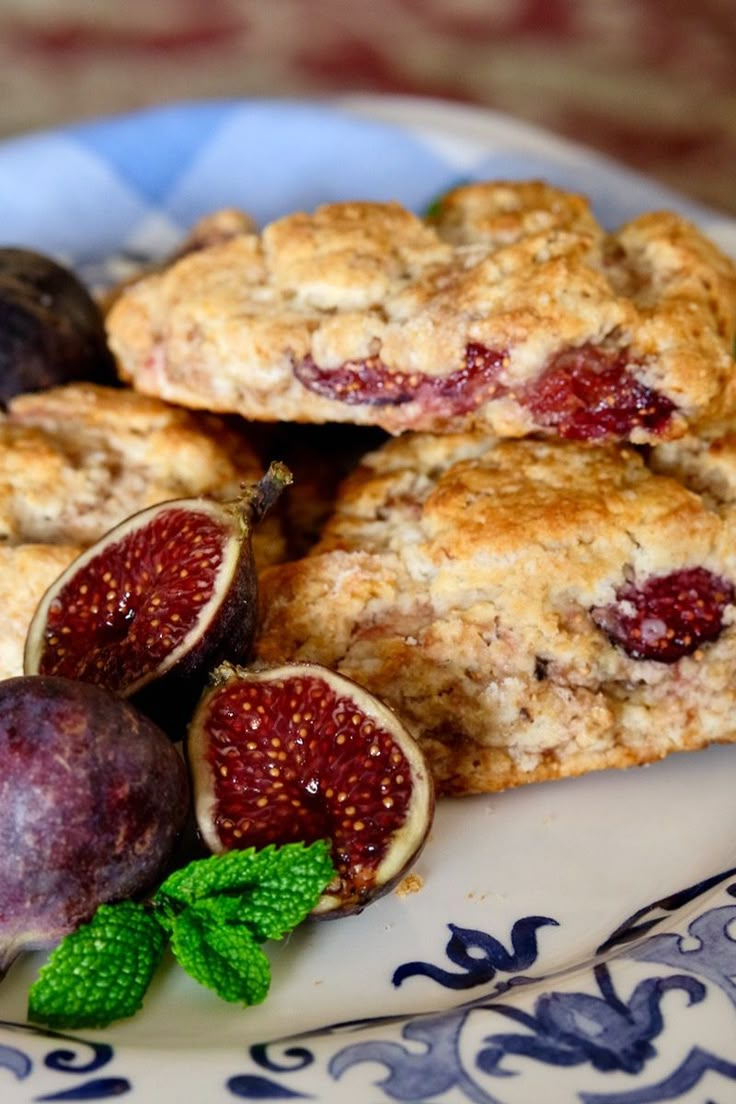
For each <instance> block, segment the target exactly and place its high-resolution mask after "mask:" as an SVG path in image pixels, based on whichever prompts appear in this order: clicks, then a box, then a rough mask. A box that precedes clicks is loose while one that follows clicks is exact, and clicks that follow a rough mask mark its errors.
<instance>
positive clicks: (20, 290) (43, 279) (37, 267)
mask: <svg viewBox="0 0 736 1104" xmlns="http://www.w3.org/2000/svg"><path fill="white" fill-rule="evenodd" d="M70 380H93V381H95V382H96V383H106V384H111V385H112V384H115V383H117V382H118V380H117V375H116V373H115V367H114V362H113V358H112V354H111V353H110V351H109V348H108V345H107V337H106V334H105V327H104V323H103V320H102V315H101V312H100V310H99V309H98V307H97V304H96V303H95V301H94V300H93V298H92V296H91V295H90V294H89V292H88V291H87V289H86V288H85V287H84V285H83V284H82V283H81V281H80V280H78V279H77V277H76V276H75V275H74V273H73V272H71V271H69V269H67V268H65V267H64V266H63V265H60V264H57V262H56V261H54V260H52V259H51V258H50V257H46V256H44V255H43V254H41V253H35V252H33V251H32V250H29V249H13V248H4V249H0V402H3V403H4V402H7V401H8V400H9V399H11V398H13V396H14V395H18V394H21V393H23V392H26V391H39V390H41V389H42V388H45V387H55V386H57V385H58V384H62V383H68V382H69V381H70Z"/></svg>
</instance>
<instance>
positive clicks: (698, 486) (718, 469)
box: [646, 419, 736, 512]
mask: <svg viewBox="0 0 736 1104" xmlns="http://www.w3.org/2000/svg"><path fill="white" fill-rule="evenodd" d="M646 456H647V462H648V463H649V465H650V467H651V468H652V469H653V471H656V472H660V473H662V474H664V475H671V476H673V477H674V478H676V479H679V480H680V481H681V482H682V483H684V484H685V486H686V487H690V488H691V489H692V490H694V491H697V493H698V494H701V495H703V497H704V498H706V499H707V501H708V502H709V503H710V504H711V505H712V506H713V507H714V508H715V509H719V510H721V511H723V512H733V511H735V510H736V419H732V420H731V421H730V422H727V423H726V424H724V425H722V426H720V427H719V428H718V429H716V430H715V431H714V432H713V433H711V434H709V435H708V436H703V437H696V436H695V435H693V434H687V435H686V436H685V437H682V438H680V439H679V440H677V441H667V442H666V443H664V444H661V445H658V446H657V447H656V448H652V449H649V450H647V451H646Z"/></svg>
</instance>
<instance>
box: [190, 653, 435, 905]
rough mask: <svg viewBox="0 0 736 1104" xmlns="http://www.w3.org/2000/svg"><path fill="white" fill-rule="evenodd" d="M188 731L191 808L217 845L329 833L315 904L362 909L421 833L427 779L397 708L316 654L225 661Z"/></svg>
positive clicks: (397, 871)
mask: <svg viewBox="0 0 736 1104" xmlns="http://www.w3.org/2000/svg"><path fill="white" fill-rule="evenodd" d="M211 682H212V685H211V686H210V687H209V688H208V689H207V690H206V691H205V693H204V694H203V696H202V698H201V700H200V703H199V705H198V707H197V709H196V711H195V713H194V716H193V718H192V721H191V724H190V725H189V730H188V734H187V757H188V759H189V765H190V771H191V776H192V784H193V790H194V802H195V816H196V820H197V824H198V827H199V831H200V833H201V835H202V839H203V841H204V843H205V844H206V846H207V847H208V848H209V849H210V850H211V851H213V852H214V853H216V854H218V853H222V852H224V851H229V850H233V849H241V848H244V847H251V846H254V847H263V846H266V845H267V844H271V843H272V844H282V843H289V842H294V841H297V840H303V841H304V842H306V843H312V842H314V841H315V840H318V839H329V840H330V841H331V844H332V856H333V861H334V864H335V869H336V871H337V876H336V879H335V881H334V882H333V883H332V884H331V885H330V886H328V888H327V890H326V891H325V893H324V894H323V896H322V897H321V898H320V901H319V902H318V904H317V906H316V908H315V909H314V914H315V915H317V916H324V917H333V916H339V915H344V914H346V913H351V912H359V911H360V910H361V909H362V908H364V907H365V905H367V904H368V903H369V902H370V901H372V900H373V899H375V898H376V897H379V896H381V895H382V894H383V893H386V892H387V891H388V890H389V889H390V888H391V887H392V886H394V885H395V884H396V883H397V882H398V880H399V879H400V878H401V876H402V875H403V874H404V873H405V872H406V870H407V869H408V867H409V865H410V864H411V863H412V862H413V860H414V859H415V858H416V856H417V855H418V854H419V852H420V850H421V848H422V846H423V845H424V842H425V840H426V838H427V834H428V832H429V828H430V825H431V823H432V818H433V814H434V787H433V783H432V778H431V775H430V773H429V769H428V767H427V765H426V763H425V761H424V756H423V754H422V752H421V750H420V748H419V746H418V745H417V743H416V742H415V741H414V739H413V737H412V736H411V735H410V734H409V733H408V732H407V730H406V729H405V728H404V726H403V725H402V724H401V722H400V721H399V719H398V718H397V717H396V715H395V714H394V713H393V712H392V711H391V710H389V709H388V707H387V706H385V705H383V704H382V703H381V702H380V701H378V699H377V698H375V697H374V696H373V695H371V694H369V693H368V692H367V691H366V690H364V689H363V688H362V687H361V686H358V685H357V684H356V683H354V682H352V681H351V680H349V679H346V678H344V677H343V676H341V675H337V674H335V672H334V671H331V670H329V669H327V668H326V667H322V666H319V665H318V664H312V663H303V664H295V665H289V666H283V667H277V668H272V669H264V670H246V669H243V668H241V667H237V666H234V665H232V664H228V663H225V664H222V665H221V666H220V667H219V668H217V669H216V671H215V672H214V673H213V676H212V680H211Z"/></svg>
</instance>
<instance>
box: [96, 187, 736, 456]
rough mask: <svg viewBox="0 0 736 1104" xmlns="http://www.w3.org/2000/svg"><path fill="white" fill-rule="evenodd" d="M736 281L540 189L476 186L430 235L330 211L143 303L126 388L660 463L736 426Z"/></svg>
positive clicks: (434, 223) (137, 307)
mask: <svg viewBox="0 0 736 1104" xmlns="http://www.w3.org/2000/svg"><path fill="white" fill-rule="evenodd" d="M735 319H736V270H735V269H734V265H733V263H732V262H731V261H730V260H729V259H728V258H727V257H726V256H725V255H723V254H722V253H721V252H720V251H719V250H718V249H717V248H716V247H715V245H713V244H711V243H710V242H709V241H707V240H706V239H705V238H704V237H703V236H702V234H701V233H700V232H699V231H698V230H697V229H696V227H695V226H693V225H691V224H690V223H688V222H686V221H685V220H683V219H682V218H680V217H678V216H677V215H674V214H668V213H655V214H649V215H643V216H642V217H640V218H637V219H635V220H634V221H632V222H630V223H629V224H627V225H625V226H623V227H622V228H621V229H619V230H618V231H617V232H616V233H610V234H609V233H606V232H605V231H604V230H603V228H602V227H601V226H599V225H598V224H597V223H596V221H595V219H594V218H593V216H592V215H591V213H590V210H589V208H588V205H587V203H586V201H585V200H584V199H583V198H582V197H580V196H577V195H572V194H569V193H566V192H563V191H560V190H558V189H554V188H551V187H549V186H547V185H544V184H541V183H539V182H533V181H531V182H529V181H527V182H522V183H518V184H513V183H504V182H500V183H499V182H497V183H486V184H472V185H467V186H464V187H461V188H458V189H456V190H454V191H453V192H451V193H449V195H448V196H446V197H445V198H444V200H442V201H441V202H440V203H439V205H438V206H437V209H436V211H435V212H434V213H433V216H432V217H431V218H430V219H426V220H422V219H420V218H417V217H416V216H415V215H413V214H411V213H410V212H409V211H407V210H405V209H404V208H403V207H401V206H400V205H399V204H397V203H368V202H354V203H335V204H329V205H326V206H323V207H320V208H318V209H317V210H316V211H315V212H314V213H313V214H306V213H296V214H292V215H288V216H286V217H284V218H282V219H279V220H277V221H276V222H273V223H271V224H270V225H268V226H267V227H265V229H264V230H263V232H262V233H261V234H255V233H253V232H251V231H250V230H249V229H248V230H245V231H244V232H242V233H240V234H235V235H234V236H233V237H231V238H229V239H227V240H224V241H219V242H216V243H215V244H213V245H211V246H209V247H207V246H205V247H204V248H201V249H198V250H197V251H196V252H193V253H190V254H189V255H187V256H184V257H182V258H181V259H179V260H178V261H176V262H175V263H173V264H172V265H170V266H169V267H168V268H166V270H165V271H163V272H159V273H156V274H154V275H151V276H149V277H147V278H145V279H143V280H141V281H139V282H137V283H136V284H135V285H134V286H133V287H131V288H129V289H128V290H127V291H126V292H125V293H124V294H123V295H122V296H121V297H120V298H119V300H118V301H117V303H116V304H115V305H114V307H113V309H112V310H111V312H110V314H109V316H108V333H109V339H110V343H111V346H112V348H113V351H114V353H115V354H116V356H117V359H118V365H119V371H120V373H121V375H122V377H123V378H124V379H126V380H128V381H130V382H131V383H132V384H133V385H134V387H135V388H137V389H138V390H140V391H143V392H147V393H149V394H155V395H159V396H161V397H163V398H166V399H170V400H173V401H175V402H178V403H181V404H183V405H185V406H191V407H195V408H207V409H210V410H215V411H231V412H236V413H239V414H241V415H244V416H245V417H246V418H249V419H255V420H264V421H277V420H278V421H291V422H295V421H303V422H317V423H323V422H328V421H332V422H351V423H355V424H361V425H375V426H379V427H381V428H383V429H384V430H387V431H388V432H390V433H394V434H396V433H399V432H402V431H404V430H406V429H414V430H427V431H431V432H453V431H458V430H467V429H473V428H476V429H482V430H483V431H491V432H493V433H494V434H498V435H501V436H510V437H519V436H524V435H527V434H529V433H530V432H537V433H539V432H543V433H546V434H552V435H553V434H559V435H560V436H563V437H569V438H574V439H585V440H611V439H614V440H618V439H628V440H631V441H633V442H638V443H645V442H649V441H659V440H666V439H670V438H674V437H677V436H680V435H682V434H683V433H684V432H685V431H686V430H687V429H688V427H692V426H699V425H701V424H704V423H707V422H708V421H709V420H713V419H715V418H717V417H719V416H720V415H721V414H722V413H723V411H724V410H728V409H731V408H733V407H734V405H735V399H736V390H735V387H736V383H735V381H734V362H733V358H732V356H731V342H732V339H733V331H734V324H735V323H734V320H735Z"/></svg>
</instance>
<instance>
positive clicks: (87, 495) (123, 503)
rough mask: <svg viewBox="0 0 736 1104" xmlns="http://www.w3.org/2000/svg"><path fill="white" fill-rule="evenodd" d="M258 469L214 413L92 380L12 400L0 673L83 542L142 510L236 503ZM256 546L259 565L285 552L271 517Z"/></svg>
mask: <svg viewBox="0 0 736 1104" xmlns="http://www.w3.org/2000/svg"><path fill="white" fill-rule="evenodd" d="M261 474H262V468H261V464H260V461H259V459H258V457H257V455H256V453H255V451H254V450H253V448H252V447H251V446H250V444H249V443H248V440H247V438H246V437H245V436H244V435H243V434H242V433H241V432H239V431H237V430H236V429H234V428H230V427H229V426H228V425H227V424H226V423H225V422H224V420H223V419H222V418H219V417H216V416H215V415H207V414H195V413H192V412H191V411H188V410H182V409H178V408H176V407H173V406H169V405H167V404H166V403H163V402H161V401H160V400H158V399H155V398H149V397H148V396H145V395H138V394H136V393H135V392H134V391H130V390H127V389H122V388H120V389H115V388H108V387H101V386H96V385H94V384H88V383H75V384H68V385H66V386H64V387H58V388H54V389H51V390H48V391H39V392H35V393H33V394H27V395H19V396H18V397H17V398H15V399H14V400H12V401H11V403H10V405H9V408H8V410H7V413H5V414H3V415H0V566H1V567H2V570H0V606H2V609H3V634H2V635H3V639H2V644H1V645H0V677H1V678H7V677H9V676H11V675H16V674H20V673H21V672H22V655H23V645H24V642H25V635H26V631H27V628H28V624H29V622H30V619H31V617H32V615H33V612H34V610H35V608H36V606H37V604H38V602H39V600H40V598H41V596H42V595H43V593H44V591H45V590H46V589H47V587H48V586H50V584H51V583H52V582H53V580H54V579H55V578H56V577H57V576H58V575H59V574H60V573H61V571H62V570H63V569H64V568H65V567H66V566H67V564H68V563H70V562H71V560H72V559H73V558H74V556H76V555H78V554H79V552H80V551H82V549H83V548H84V547H86V546H88V545H90V544H92V543H93V542H94V541H96V540H97V539H98V538H99V537H101V536H102V535H103V534H104V533H105V532H106V531H107V530H108V529H110V528H111V527H112V526H113V525H116V524H117V523H118V522H119V521H122V520H123V519H124V518H125V517H128V516H129V515H130V514H132V513H135V512H136V511H137V510H141V509H144V508H145V507H146V506H150V505H153V504H154V503H156V502H162V501H165V500H166V499H169V498H179V497H189V496H196V495H212V496H214V497H217V498H221V499H225V498H233V497H235V496H236V495H237V494H238V491H239V488H240V486H241V484H242V483H243V482H250V481H253V480H255V479H258V478H259V476H260V475H261ZM254 549H255V554H256V558H257V562H258V563H259V564H261V565H262V564H265V563H273V562H274V561H275V560H277V559H279V558H281V557H282V556H283V539H282V536H281V533H280V530H279V528H278V526H277V524H276V523H275V522H274V521H271V522H270V523H269V521H268V519H266V521H265V522H264V524H263V526H261V527H259V531H258V533H257V535H256V537H255V541H254Z"/></svg>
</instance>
